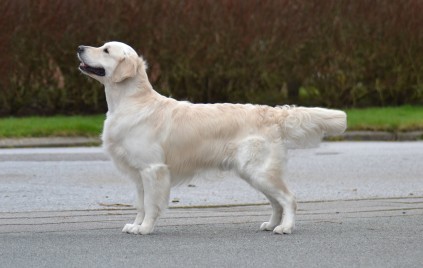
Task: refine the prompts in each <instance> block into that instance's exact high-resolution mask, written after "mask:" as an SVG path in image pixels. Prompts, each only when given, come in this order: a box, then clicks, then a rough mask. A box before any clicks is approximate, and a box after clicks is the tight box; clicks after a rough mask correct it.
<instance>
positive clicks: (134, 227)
mask: <svg viewBox="0 0 423 268" xmlns="http://www.w3.org/2000/svg"><path fill="white" fill-rule="evenodd" d="M122 232H123V233H128V234H141V235H146V234H149V233H151V232H153V228H150V227H148V226H145V225H144V226H143V225H138V224H130V223H128V224H126V225H125V227H123V229H122Z"/></svg>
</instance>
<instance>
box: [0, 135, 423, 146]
mask: <svg viewBox="0 0 423 268" xmlns="http://www.w3.org/2000/svg"><path fill="white" fill-rule="evenodd" d="M325 140H326V141H417V140H423V131H412V132H398V133H393V132H384V131H348V132H346V133H344V134H343V135H341V136H336V137H329V138H325ZM100 144H101V140H100V138H95V137H94V138H93V137H41V138H18V139H15V138H7V139H0V148H31V147H78V146H81V147H83V146H99V145H100Z"/></svg>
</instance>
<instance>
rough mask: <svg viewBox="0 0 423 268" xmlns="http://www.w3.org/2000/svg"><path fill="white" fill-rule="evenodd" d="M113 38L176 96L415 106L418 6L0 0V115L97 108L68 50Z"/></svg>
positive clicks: (422, 24)
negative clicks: (137, 55)
mask: <svg viewBox="0 0 423 268" xmlns="http://www.w3.org/2000/svg"><path fill="white" fill-rule="evenodd" d="M110 40H119V41H123V42H125V43H128V44H130V45H131V46H132V47H134V48H135V49H136V50H137V51H138V52H139V53H140V54H141V55H143V56H144V57H145V59H146V60H147V62H148V63H149V71H148V72H149V76H150V81H151V83H152V84H153V86H154V87H155V88H156V89H157V90H158V91H159V92H161V93H162V94H165V95H168V96H173V97H175V98H178V99H186V100H190V101H193V102H207V103H213V102H239V103H245V102H253V103H264V104H269V105H281V104H297V105H318V106H327V107H365V106H387V105H401V104H423V98H422V97H423V77H422V74H423V65H422V63H423V43H422V41H423V1H419V0H395V1H392V0H351V1H346V0H201V1H196V0H173V1H171V0H168V1H165V0H163V1H158V0H157V1H153V0H151V1H148V0H145V1H136V0H121V1H113V0H61V1H56V0H37V1H35V0H19V1H16V0H2V1H0V55H1V58H0V92H1V94H0V115H2V116H9V115H16V116H20V115H34V114H38V115H49V114H57V113H59V114H92V113H102V112H104V111H105V110H106V106H105V96H104V92H103V88H102V86H101V85H100V84H98V83H97V82H95V81H94V80H92V79H88V78H87V77H85V76H83V75H81V74H80V73H79V71H78V69H77V66H78V64H79V62H78V60H77V58H76V48H77V47H78V45H81V44H84V45H92V46H99V45H102V44H103V43H104V42H106V41H110Z"/></svg>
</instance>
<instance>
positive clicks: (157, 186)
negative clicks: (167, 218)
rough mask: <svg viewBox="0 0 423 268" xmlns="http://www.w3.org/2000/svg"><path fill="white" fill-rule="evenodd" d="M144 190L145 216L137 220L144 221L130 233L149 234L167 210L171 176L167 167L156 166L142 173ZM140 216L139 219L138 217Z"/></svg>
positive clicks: (134, 226)
mask: <svg viewBox="0 0 423 268" xmlns="http://www.w3.org/2000/svg"><path fill="white" fill-rule="evenodd" d="M141 178H142V184H143V190H144V200H143V205H144V210H145V213H144V215H142V214H140V213H139V214H138V215H137V219H135V220H136V221H137V220H141V219H142V223H141V225H133V227H132V228H131V230H130V231H129V233H133V234H149V233H151V232H152V231H153V229H154V226H155V224H156V221H157V219H158V217H159V216H160V213H161V211H162V210H163V209H164V208H166V206H167V204H168V201H169V194H170V174H169V170H168V168H167V166H166V165H163V164H156V165H152V166H150V167H148V168H146V169H143V170H142V171H141ZM138 216H139V217H138Z"/></svg>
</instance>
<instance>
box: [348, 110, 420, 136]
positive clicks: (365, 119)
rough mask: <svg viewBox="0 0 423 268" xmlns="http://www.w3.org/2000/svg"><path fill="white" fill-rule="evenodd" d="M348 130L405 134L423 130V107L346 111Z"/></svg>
mask: <svg viewBox="0 0 423 268" xmlns="http://www.w3.org/2000/svg"><path fill="white" fill-rule="evenodd" d="M346 112H347V115H348V130H371V131H390V132H405V131H413V130H423V106H400V107H384V108H366V109H350V110H346Z"/></svg>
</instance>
